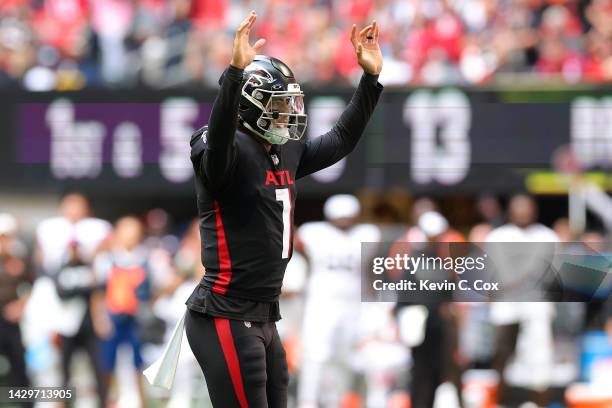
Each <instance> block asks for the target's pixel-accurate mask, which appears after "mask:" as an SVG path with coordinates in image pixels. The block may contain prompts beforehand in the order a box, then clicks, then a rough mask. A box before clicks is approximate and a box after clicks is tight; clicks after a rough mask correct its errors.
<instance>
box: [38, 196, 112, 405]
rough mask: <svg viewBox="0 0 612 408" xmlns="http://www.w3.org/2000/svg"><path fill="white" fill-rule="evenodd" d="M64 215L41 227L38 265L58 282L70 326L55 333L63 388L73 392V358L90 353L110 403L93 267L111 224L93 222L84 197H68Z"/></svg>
mask: <svg viewBox="0 0 612 408" xmlns="http://www.w3.org/2000/svg"><path fill="white" fill-rule="evenodd" d="M60 211H61V216H60V217H55V218H51V219H48V220H45V221H43V222H41V223H40V225H39V226H38V228H37V230H36V241H37V245H38V247H37V261H38V263H39V266H40V268H41V270H42V272H43V273H44V274H45V275H47V276H50V277H51V278H52V279H53V281H54V282H55V289H56V292H57V295H58V296H59V297H60V299H61V305H62V314H63V315H64V318H65V320H64V322H65V323H64V324H58V325H57V327H56V328H55V329H56V331H57V332H58V333H59V335H60V345H61V354H62V374H63V385H64V386H68V384H69V383H70V381H71V361H72V356H73V354H74V353H75V351H77V350H79V349H85V350H87V354H88V356H89V358H90V359H91V362H92V367H93V369H94V373H95V376H96V386H97V388H98V396H99V397H100V398H101V400H102V401H104V399H105V398H106V383H105V381H104V378H103V375H102V367H101V361H100V355H99V348H98V338H97V334H99V333H100V332H101V331H103V330H104V329H101V328H100V327H99V325H100V323H99V322H98V320H97V316H96V314H95V313H93V312H92V310H91V308H90V299H91V294H92V291H93V289H94V287H95V277H94V273H93V269H92V266H91V263H92V261H93V257H94V254H95V252H96V251H97V250H98V248H99V247H100V245H101V244H102V242H103V240H104V239H106V238H107V236H108V234H109V232H110V224H109V223H108V222H106V221H104V220H101V219H98V218H93V217H91V216H90V209H89V202H88V201H87V199H86V198H85V197H84V196H83V195H81V194H79V193H72V194H68V195H66V196H65V197H64V198H63V199H62V201H61V204H60ZM96 332H98V333H96Z"/></svg>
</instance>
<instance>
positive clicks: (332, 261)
mask: <svg viewBox="0 0 612 408" xmlns="http://www.w3.org/2000/svg"><path fill="white" fill-rule="evenodd" d="M380 234H381V233H380V230H379V229H378V227H376V226H375V225H370V224H358V225H355V226H353V227H351V228H350V229H348V230H346V231H343V230H341V229H338V228H336V227H335V226H333V225H332V224H330V223H329V222H309V223H306V224H304V225H302V226H301V227H300V228H299V230H298V237H299V238H300V240H301V241H302V243H303V245H304V252H305V254H306V256H307V257H308V261H309V264H310V274H309V279H308V286H307V291H308V295H309V296H317V295H333V296H338V297H344V296H346V297H348V298H354V297H355V296H359V294H360V293H361V287H360V282H361V278H360V274H361V243H362V242H379V241H380Z"/></svg>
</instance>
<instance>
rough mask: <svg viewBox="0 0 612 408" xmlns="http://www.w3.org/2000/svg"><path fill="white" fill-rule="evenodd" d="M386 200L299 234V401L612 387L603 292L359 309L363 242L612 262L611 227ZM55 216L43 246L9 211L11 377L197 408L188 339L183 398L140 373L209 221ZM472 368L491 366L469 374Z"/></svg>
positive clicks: (290, 315) (293, 312)
mask: <svg viewBox="0 0 612 408" xmlns="http://www.w3.org/2000/svg"><path fill="white" fill-rule="evenodd" d="M378 207H379V208H378V209H375V210H373V211H370V210H372V209H370V210H368V211H367V212H370V215H374V217H375V218H374V219H372V220H371V221H375V222H373V223H368V224H357V223H356V222H357V220H358V219H361V218H357V216H358V215H359V214H360V204H359V202H358V201H357V200H356V199H355V198H354V197H352V196H346V195H345V196H336V197H335V198H332V199H330V200H328V202H327V203H326V204H325V207H324V215H325V221H314V222H308V223H305V224H303V225H302V226H300V227H299V228H298V229H297V230H296V244H295V252H294V259H293V260H292V262H291V263H290V266H289V268H288V270H287V275H286V277H285V281H284V286H283V295H282V297H281V310H282V314H283V319H282V320H281V321H280V322H279V332H280V334H281V337H282V338H283V341H284V345H285V348H286V350H287V359H288V366H289V370H290V375H291V384H292V385H291V387H290V390H291V391H290V392H291V396H292V400H293V403H292V405H291V406H299V407H304V408H306V407H316V406H324V407H338V406H343V407H351V406H367V407H375V408H377V407H381V408H382V407H404V408H405V407H408V406H409V405H407V402H406V401H407V399H408V398H412V407H417V408H420V407H431V406H433V398H434V393H435V395H436V398H437V399H438V398H442V399H443V401H445V402H442V404H443V406H445V407H455V406H457V407H458V406H470V407H490V406H494V405H491V404H494V401H495V397H494V395H495V392H493V391H491V389H495V388H496V387H497V389H498V397H500V398H502V397H503V398H506V396H504V394H508V393H509V391H508V390H510V387H511V386H513V387H515V388H516V387H517V386H518V387H523V388H525V389H528V390H530V391H531V392H532V393H531V394H526V396H525V400H529V399H530V398H531V400H532V401H535V402H537V403H539V404H540V405H541V406H543V405H546V401H552V400H558V399H559V398H558V396H557V397H555V396H553V395H551V393H550V392H549V391H550V390H551V389H553V388H555V387H557V388H562V389H565V387H567V386H569V385H570V384H571V383H572V382H574V381H576V380H578V379H582V380H587V381H599V382H601V381H602V378H603V384H609V382H607V381H608V380H609V378H610V376H612V367H610V365H609V364H608V365H606V364H605V361H606V360H605V358H604V360H601V359H600V360H599V361H600V363H601V361H604V364H599V365H598V364H597V361H598V360H597V358H596V357H598V356H599V357H602V356H603V357H605V355H612V340H611V339H612V301H610V298H609V299H608V301H607V304H606V302H605V297H604V298H603V300H602V301H600V302H593V303H588V304H587V303H578V302H571V303H558V304H556V305H555V304H552V303H547V302H540V303H524V304H505V303H501V304H499V303H498V304H495V303H494V304H489V303H461V302H458V303H455V302H450V300H452V299H446V300H441V301H440V300H439V301H437V302H434V303H432V304H427V305H414V304H395V303H393V302H374V303H368V302H361V301H360V300H361V284H360V282H361V279H362V277H361V275H360V259H361V242H362V241H371V242H374V241H379V242H380V243H381V247H380V248H379V249H378V250H379V251H381V253H384V254H393V252H394V250H395V249H394V248H395V245H398V244H399V245H409V246H411V247H412V250H413V251H415V253H419V254H420V253H423V252H424V251H425V252H426V251H429V250H433V251H434V253H435V249H433V248H437V247H435V246H432V247H428V246H427V245H426V246H425V247H423V246H420V247H419V246H418V243H421V245H422V244H423V243H430V244H432V245H433V244H435V243H443V242H451V241H452V242H465V241H468V242H485V241H487V240H488V239H490V240H493V241H504V242H505V241H515V242H516V241H520V242H547V241H560V242H561V243H563V242H570V241H571V242H572V244H571V245H572V246H573V250H574V251H576V250H577V251H579V252H578V253H599V254H606V253H610V250H611V248H610V247H611V240H610V239H609V236H608V235H607V233H606V232H605V231H603V230H593V229H589V230H587V231H586V232H585V233H582V234H580V235H573V234H572V232H571V229H570V228H569V224H568V221H567V219H566V218H560V219H558V220H557V221H556V222H555V223H554V225H553V226H552V227H553V228H549V227H546V226H544V225H542V224H539V223H538V222H537V220H538V209H537V205H536V202H535V201H534V200H533V199H531V198H530V197H528V196H524V195H519V196H516V197H514V198H512V199H511V200H509V202H508V206H507V210H504V209H503V208H502V206H501V205H500V203H499V201H498V200H497V199H496V198H494V197H491V196H483V197H481V198H480V199H479V200H478V202H477V205H476V207H475V209H474V214H475V215H476V217H478V222H477V223H475V224H473V225H470V226H463V227H461V228H459V227H458V228H454V227H453V226H451V224H450V222H449V220H448V219H447V218H446V217H445V216H444V215H443V214H444V210H443V208H441V207H440V206H439V205H438V203H436V202H435V201H433V200H431V199H429V198H420V199H418V200H416V201H414V202H413V203H412V204H411V206H410V207H409V210H408V209H407V210H406V213H405V214H399V213H398V212H397V211H395V212H394V210H392V206H389V205H388V204H387V205H385V203H384V202H381V203H380V204H379V206H378ZM59 210H60V211H59V214H58V216H57V217H53V218H50V219H47V220H44V221H42V222H41V223H40V224H38V226H37V227H36V231H35V237H34V238H33V239H32V238H31V237H28V236H27V235H26V234H24V233H23V231H20V230H19V223H18V222H17V220H16V219H15V217H13V216H11V215H10V214H7V213H5V214H0V307H1V309H2V314H1V315H0V327H1V329H2V333H3V335H2V337H1V339H0V382H1V383H2V384H10V385H21V386H25V385H28V384H30V385H37V386H62V385H63V386H67V385H72V386H76V387H77V391H78V394H77V395H78V398H79V401H81V403H83V404H85V402H84V401H89V402H90V403H91V401H93V403H94V404H95V401H96V400H98V399H99V400H100V401H106V402H108V403H110V402H116V403H117V404H118V406H130V407H132V406H138V405H140V406H157V403H152V401H161V400H164V401H166V402H167V404H168V405H167V406H169V407H186V406H192V405H191V404H192V403H193V401H195V400H198V399H200V400H204V401H205V400H206V394H205V393H206V391H205V387H203V386H202V381H203V377H202V374H201V372H200V370H199V367H198V366H197V363H196V361H195V358H194V357H193V355H192V354H191V352H190V348H189V346H188V345H187V343H186V342H184V344H183V349H182V352H181V360H180V362H179V369H178V371H177V380H176V381H175V386H174V388H173V390H172V392H171V393H166V394H164V393H162V392H160V390H158V389H155V388H152V387H150V386H148V385H147V384H146V383H145V380H143V377H142V375H141V373H140V372H141V370H142V369H143V368H144V367H146V366H148V365H149V364H151V363H152V361H153V360H155V359H156V358H157V357H158V356H159V355H160V353H161V350H162V346H163V343H164V342H165V341H167V340H168V338H169V337H170V335H171V331H172V328H173V327H174V325H175V323H176V322H177V321H178V319H179V318H180V316H181V315H182V313H183V312H184V310H185V306H184V302H185V299H186V298H187V297H188V295H189V293H190V292H191V291H192V289H193V287H194V285H196V284H197V282H198V281H199V280H200V278H201V276H202V274H203V273H205V271H204V270H203V267H202V265H201V262H200V236H199V229H198V222H197V220H196V221H193V222H191V223H190V224H189V225H182V226H180V225H172V222H171V220H170V217H169V216H168V214H167V213H166V212H164V211H163V210H161V209H153V210H150V211H149V212H147V213H146V214H143V215H142V216H139V217H134V216H122V217H120V218H118V219H117V220H116V221H115V222H114V223H113V224H111V223H109V222H108V221H106V220H102V219H99V218H96V217H95V216H94V214H92V213H91V210H90V207H89V203H88V201H87V199H86V198H85V197H84V196H83V195H81V194H78V193H72V194H68V195H66V196H65V197H64V198H63V200H62V202H61V206H60V209H59ZM364 213H366V211H361V214H362V216H363V214H364ZM376 214H377V215H376ZM401 220H407V221H408V225H406V223H398V221H401ZM388 221H394V222H393V223H389V222H388ZM29 242H32V245H29V244H26V243H29ZM385 243H388V245H385ZM404 250H406V249H405V247H404ZM515 266H516V261H514V263H512V264H511V267H512V268H513V270H514V269H515V268H514V267H515ZM397 272H398V273H400V274H401V273H402V271H397ZM396 278H398V277H397V276H396ZM523 305H524V306H523ZM508 306H509V309H508ZM606 331H607V333H608V334H607V335H606V334H605V333H606ZM419 333H420V335H419ZM415 336H416V337H415ZM419 336H420V339H419V338H418V337H419ZM606 338H607V340H606ZM585 339H589V340H588V341H586V340H585ZM589 344H590V345H589ZM606 344H607V346H606ZM81 350H83V351H85V354H83V353H82V352H81ZM606 353H607V354H606ZM513 355H514V356H515V357H514V360H511V359H510V358H511V356H513ZM75 356H76V357H78V358H76V359H75V358H74V357H75ZM85 356H87V358H86V357H85ZM432 356H436V358H433V357H432ZM589 356H590V357H589ZM86 360H89V363H88V364H87V363H85V364H84V363H83V362H84V361H86ZM75 361H76V362H75ZM512 361H514V362H512ZM508 366H512V369H511V370H510V374H509V373H508ZM471 369H480V371H475V372H476V373H477V374H475V375H472V376H470V375H468V374H466V373H467V372H468V371H469V370H471ZM482 369H488V370H484V371H483V370H482ZM88 372H89V373H91V374H89V375H87V373H88ZM134 373H135V374H136V375H134ZM483 375H484V376H483ZM495 375H497V377H495ZM500 375H501V379H502V381H501V382H499V380H498V379H499V378H500V377H499V376H500ZM507 378H509V380H507ZM87 379H88V380H87ZM498 382H499V383H500V384H499V386H497V385H495V384H497V383H498ZM439 386H441V387H439ZM453 386H454V387H456V388H455V389H457V388H459V389H461V390H462V394H463V401H464V404H463V405H462V404H461V403H460V402H458V401H459V400H458V399H457V398H454V399H453V398H452V397H449V395H452V392H450V391H448V389H449V387H450V390H452V389H453V388H452V387H453ZM436 389H442V390H447V392H443V393H442V394H443V395H440V391H438V392H436ZM515 391H516V390H515ZM510 394H512V393H511V392H510ZM530 395H531V397H530ZM445 398H446V399H445ZM448 398H451V399H450V400H449V399H448ZM508 398H510V397H508ZM513 398H515V399H516V396H514V397H513ZM611 398H612V396H611ZM359 401H361V403H359ZM449 401H450V402H449ZM453 401H454V402H453ZM492 401H493V402H492ZM81 403H79V404H77V406H86V405H81ZM295 404H298V405H295ZM351 404H352V405H351ZM359 404H361V405H359ZM87 406H91V405H87Z"/></svg>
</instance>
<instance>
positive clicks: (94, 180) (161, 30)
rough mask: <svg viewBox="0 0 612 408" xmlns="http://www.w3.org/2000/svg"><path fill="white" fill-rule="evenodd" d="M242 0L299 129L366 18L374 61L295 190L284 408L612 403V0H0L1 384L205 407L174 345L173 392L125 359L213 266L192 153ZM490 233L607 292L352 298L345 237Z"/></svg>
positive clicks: (187, 362) (333, 90) (156, 333)
mask: <svg viewBox="0 0 612 408" xmlns="http://www.w3.org/2000/svg"><path fill="white" fill-rule="evenodd" d="M251 9H255V10H256V11H257V13H258V21H257V24H256V27H255V32H254V35H253V36H252V38H253V39H254V38H255V37H263V38H266V39H267V41H268V42H267V45H266V47H265V49H264V52H265V53H266V54H269V55H273V56H275V57H278V58H280V59H282V60H284V61H285V62H286V63H287V64H288V65H289V66H290V67H292V68H293V70H294V72H295V73H296V77H297V79H298V81H299V82H300V83H301V84H303V88H304V89H305V93H306V97H305V101H306V113H308V115H309V127H308V129H307V137H311V138H312V137H317V136H318V135H320V134H322V133H324V132H325V131H327V130H328V129H329V128H331V126H332V125H333V124H334V123H335V121H336V120H337V118H338V117H339V115H340V114H341V112H342V110H343V109H344V107H345V106H346V105H347V103H348V101H349V99H350V96H351V94H352V92H353V86H354V85H355V84H356V83H357V81H358V80H359V77H360V75H361V70H360V68H359V67H358V65H357V64H356V61H355V58H354V54H353V50H352V48H351V46H350V42H349V39H348V35H349V29H350V26H351V24H352V23H357V24H358V25H364V24H365V23H366V22H369V21H371V19H373V18H375V19H376V20H377V21H378V22H379V23H380V25H381V38H380V43H381V48H382V51H383V55H384V58H385V65H384V68H383V72H382V74H381V77H380V82H381V83H383V84H384V85H385V86H386V91H385V92H384V94H383V96H382V98H381V101H380V104H379V105H378V107H377V110H376V112H375V115H374V116H373V118H372V120H371V122H370V124H369V126H368V129H367V130H366V133H365V134H364V136H363V139H362V141H361V142H360V144H359V146H358V147H357V149H356V150H355V151H354V152H353V153H352V154H351V155H350V156H349V157H347V158H346V159H344V160H342V161H340V162H339V163H337V164H336V165H334V166H332V167H331V168H329V169H326V170H324V171H322V172H319V173H317V174H315V175H313V176H310V177H308V178H307V179H304V180H301V181H300V183H299V196H298V199H297V203H298V204H297V207H296V210H295V214H294V216H295V220H294V223H295V226H296V228H295V230H296V242H295V252H294V259H293V260H292V262H291V263H290V266H289V268H288V271H287V275H286V280H285V285H284V293H283V296H282V300H281V312H282V315H283V319H282V320H281V321H280V322H279V331H280V332H281V336H282V337H283V341H284V343H285V347H286V350H287V355H288V362H289V369H290V376H291V382H290V404H291V405H290V406H299V407H316V406H320V407H346V408H348V407H385V408H386V407H398V408H399V407H404V408H405V407H410V406H412V407H417V408H420V407H431V406H436V407H440V408H447V407H448V408H454V407H483V408H486V407H496V406H508V407H510V406H523V407H533V406H551V407H572V408H578V407H610V406H612V393H611V391H610V390H611V387H610V384H612V320H611V316H612V304H611V303H612V302H611V301H610V300H609V298H610V296H609V287H610V286H611V282H610V279H612V278H610V276H611V275H610V273H611V272H610V268H611V266H612V262H611V261H610V258H611V257H612V256H611V255H610V254H611V253H612V252H611V247H610V246H611V244H612V241H611V239H610V229H611V228H612V197H611V196H610V192H612V172H611V171H610V170H611V168H612V99H611V98H610V95H611V92H610V91H611V90H612V87H611V86H610V81H611V80H612V1H610V0H586V1H563V0H561V1H540V0H449V1H443V0H413V1H411V0H407V1H403V0H389V1H369V0H363V1H362V0H356V1H332V0H329V1H301V0H295V1H284V2H281V1H276V0H266V1H252V2H251V1H231V0H227V1H223V0H173V1H166V0H131V1H130V0H40V1H29V0H2V1H0V94H1V95H2V98H0V123H1V124H2V126H1V127H0V141H1V146H2V149H0V306H1V310H2V314H1V316H0V329H1V331H0V333H1V335H0V383H1V384H3V385H5V384H6V385H26V384H29V385H36V386H62V385H65V384H70V385H72V386H75V387H76V389H77V400H76V401H73V402H72V406H77V407H89V406H101V404H103V405H107V406H120V407H134V406H139V405H140V406H152V407H164V406H170V407H189V406H193V407H209V406H210V402H209V400H208V397H207V391H206V387H205V386H204V379H203V376H202V374H201V372H200V370H199V367H198V366H197V363H196V362H195V360H194V358H193V356H192V355H191V353H190V350H189V347H188V344H187V343H186V342H184V344H183V348H182V353H181V361H180V362H179V370H178V373H177V379H176V380H175V384H174V387H173V389H172V390H171V391H164V390H163V389H159V388H153V387H151V386H149V385H148V384H147V383H146V380H144V379H143V377H142V376H141V375H140V369H142V368H144V367H147V366H148V365H149V364H151V363H152V362H153V361H154V360H155V359H156V358H157V357H158V356H159V355H160V353H161V352H162V350H163V345H164V343H165V342H166V341H167V340H168V339H169V338H170V335H171V332H172V329H173V327H174V324H175V323H176V322H177V321H178V319H179V318H180V316H181V314H182V312H183V311H184V301H185V300H186V299H187V297H188V296H189V293H190V292H191V291H192V290H193V288H194V287H195V285H197V282H198V281H199V279H200V277H201V276H202V274H203V273H205V271H204V270H203V268H202V266H201V263H200V253H199V251H200V236H199V232H198V229H197V221H196V220H195V217H196V214H197V209H196V201H195V192H194V189H193V177H192V172H193V170H192V168H191V163H190V160H189V144H188V140H189V138H190V135H191V134H192V132H193V131H194V130H195V129H197V128H199V127H200V126H202V125H203V124H205V123H206V121H207V118H208V116H209V114H210V109H211V106H212V102H213V100H214V97H215V92H216V86H217V81H218V79H219V76H220V75H221V73H222V72H223V70H224V69H225V67H226V66H227V64H228V61H229V59H230V52H231V41H232V38H233V30H234V28H235V27H236V26H237V25H238V24H239V22H240V21H241V20H242V19H243V17H244V16H245V15H246V14H247V13H248V12H249V11H250V10H251ZM338 193H342V194H348V195H350V196H351V197H353V198H350V197H348V196H344V197H340V198H338V197H336V199H335V200H332V201H328V199H329V198H330V197H331V196H332V195H335V194H338ZM492 237H494V238H492ZM493 239H494V240H500V241H505V240H508V241H520V242H543V241H547V242H548V241H557V240H558V241H560V242H561V243H562V246H563V248H564V249H566V250H567V251H571V253H574V254H578V255H580V256H582V255H585V256H587V255H591V254H597V255H599V256H600V257H599V259H600V261H601V262H599V264H598V265H597V266H596V267H595V266H592V265H591V270H593V269H595V270H597V271H598V273H600V274H599V275H598V276H599V278H598V280H596V281H597V282H596V283H597V285H598V287H599V290H598V291H597V293H596V294H594V292H591V294H590V296H586V297H583V298H580V299H579V300H582V301H581V302H559V303H554V304H553V303H538V304H519V305H516V304H512V305H510V309H512V310H511V311H510V312H508V310H507V309H508V308H506V310H504V307H503V305H502V307H501V308H500V307H499V306H498V305H497V304H488V303H466V302H463V303H459V302H452V300H453V299H443V300H439V299H438V300H436V301H435V302H432V304H427V305H413V304H395V303H393V302H385V303H383V302H378V303H376V302H374V303H366V302H360V299H361V286H360V282H361V278H360V273H361V272H360V257H361V249H360V242H377V243H378V245H377V246H376V254H377V255H380V256H387V255H389V254H393V253H394V251H396V249H397V244H401V245H402V248H403V249H402V250H403V251H409V252H411V253H412V252H414V253H420V252H421V251H424V250H425V249H428V250H433V249H432V248H434V247H432V246H431V245H432V244H434V243H443V242H449V241H455V242H456V241H462V240H465V241H471V242H485V241H487V240H493ZM601 255H603V256H601ZM520 268H521V266H520V265H519V266H517V269H520ZM580 271H583V272H584V271H586V269H585V270H582V269H580V270H579V271H578V273H582V272H580ZM587 272H588V271H586V272H584V273H587ZM589 276H590V275H589ZM401 277H402V271H396V275H394V276H392V277H391V278H397V279H399V278H401ZM330 282H337V284H330ZM323 288H325V290H323ZM574 289H575V288H574ZM135 367H136V368H138V369H136V368H135ZM458 390H459V391H460V393H458V392H457V391H458ZM459 394H460V395H461V396H462V398H461V399H460V398H459V397H458V396H459ZM102 401H105V402H102ZM434 401H435V402H434ZM0 405H7V406H9V405H8V404H3V403H0Z"/></svg>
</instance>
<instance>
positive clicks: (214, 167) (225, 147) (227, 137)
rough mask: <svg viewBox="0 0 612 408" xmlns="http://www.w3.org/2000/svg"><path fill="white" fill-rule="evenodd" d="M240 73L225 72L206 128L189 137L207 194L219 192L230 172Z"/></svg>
mask: <svg viewBox="0 0 612 408" xmlns="http://www.w3.org/2000/svg"><path fill="white" fill-rule="evenodd" d="M242 72H243V70H242V69H239V68H236V67H234V66H232V65H230V66H229V68H228V69H227V70H226V71H225V73H224V75H223V79H222V81H221V89H220V90H219V93H218V94H217V97H216V99H215V102H214V104H213V108H212V112H211V114H210V119H209V121H208V125H207V126H204V127H203V128H200V129H198V130H197V131H196V132H195V133H194V134H193V135H192V136H191V141H190V145H191V161H192V162H193V167H194V170H195V171H196V173H197V174H199V175H200V176H201V177H202V178H203V179H204V180H205V182H206V184H207V186H208V187H209V188H210V189H211V190H219V189H221V188H222V187H223V185H224V183H225V182H226V181H227V180H228V178H229V176H230V175H231V170H232V169H233V165H234V160H235V157H236V149H235V146H234V137H235V134H236V126H237V123H238V105H239V102H240V86H241V82H242Z"/></svg>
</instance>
